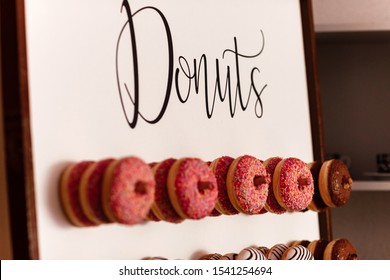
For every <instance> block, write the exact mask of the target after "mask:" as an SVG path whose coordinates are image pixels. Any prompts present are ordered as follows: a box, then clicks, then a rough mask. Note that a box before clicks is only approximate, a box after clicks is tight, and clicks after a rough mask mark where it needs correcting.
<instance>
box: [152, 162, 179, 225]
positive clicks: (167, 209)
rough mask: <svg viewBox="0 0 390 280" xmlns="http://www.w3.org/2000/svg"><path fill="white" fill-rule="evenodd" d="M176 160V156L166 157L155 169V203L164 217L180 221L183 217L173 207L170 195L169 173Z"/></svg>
mask: <svg viewBox="0 0 390 280" xmlns="http://www.w3.org/2000/svg"><path fill="white" fill-rule="evenodd" d="M175 161H176V159H174V158H169V159H166V160H164V161H162V162H161V163H160V164H158V165H157V166H156V168H155V169H154V178H155V180H156V192H155V196H154V203H155V206H156V207H157V208H158V210H159V211H160V213H161V215H162V218H163V219H164V220H165V221H167V222H171V223H179V222H181V221H183V218H181V217H180V216H179V215H178V214H177V213H176V211H175V209H174V208H173V206H172V203H171V201H170V199H169V195H168V187H167V180H168V173H169V169H170V168H171V167H172V165H173V164H174V163H175Z"/></svg>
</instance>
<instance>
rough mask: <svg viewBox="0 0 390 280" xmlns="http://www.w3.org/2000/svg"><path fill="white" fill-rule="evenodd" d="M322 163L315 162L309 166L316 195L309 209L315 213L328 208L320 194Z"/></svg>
mask: <svg viewBox="0 0 390 280" xmlns="http://www.w3.org/2000/svg"><path fill="white" fill-rule="evenodd" d="M321 166H322V163H321V162H320V161H314V162H311V163H308V164H307V167H308V168H309V169H310V172H311V174H312V176H313V181H314V194H313V199H312V201H311V202H310V204H309V206H307V208H308V209H309V210H312V211H315V212H321V211H324V210H325V209H327V208H328V206H327V205H326V204H325V202H324V200H323V199H322V197H321V194H320V187H319V177H320V170H321Z"/></svg>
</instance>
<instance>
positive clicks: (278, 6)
mask: <svg viewBox="0 0 390 280" xmlns="http://www.w3.org/2000/svg"><path fill="white" fill-rule="evenodd" d="M81 2H82V3H81ZM244 2H245V3H243V1H238V0H207V1H206V0H197V1H194V0H191V1H190V0H187V1H182V0H180V1H179V0H166V1H154V0H145V1H134V0H125V1H123V0H114V1H113V0H106V1H94V0H85V1H76V0H71V1H60V0H40V1H36V0H24V1H16V4H15V6H16V13H15V14H16V16H15V17H16V19H17V25H15V26H14V27H15V34H17V38H18V40H16V41H15V42H16V43H15V42H13V44H14V45H13V46H14V47H15V49H18V50H19V52H18V54H16V55H17V56H18V57H19V58H20V59H19V60H18V65H15V67H18V68H17V69H20V71H16V72H15V73H14V75H15V77H16V78H15V81H18V85H19V86H18V87H16V88H15V89H14V92H16V93H17V95H16V96H19V97H20V98H21V102H19V103H15V102H14V103H11V102H13V101H12V100H11V101H6V104H4V108H5V111H4V114H5V116H10V115H12V113H13V112H15V111H13V110H16V112H18V113H17V114H16V115H17V117H15V120H14V123H13V125H15V123H16V127H18V128H19V130H18V129H17V130H16V131H14V132H13V133H12V134H11V133H8V134H7V135H6V139H8V140H7V141H11V140H15V139H19V141H21V142H22V144H23V145H22V147H23V149H22V150H21V151H19V153H18V154H20V153H22V155H21V156H18V157H17V158H16V157H15V156H13V157H12V154H15V153H17V152H18V151H17V150H18V148H16V147H12V146H7V147H6V156H7V158H8V159H7V164H8V165H9V166H10V168H8V169H7V183H8V184H12V185H14V186H15V188H14V190H13V191H15V192H17V191H18V192H21V193H22V194H23V195H24V196H23V197H22V201H20V200H19V202H18V203H19V205H20V203H21V202H25V204H26V209H20V207H19V211H17V212H14V211H12V209H16V208H18V207H17V205H16V204H15V203H16V202H12V201H11V202H10V207H11V214H12V215H13V217H12V218H13V220H15V221H18V222H19V223H20V224H21V226H20V227H19V228H20V231H18V232H17V233H15V234H16V235H14V238H18V240H19V242H20V247H19V248H16V247H15V248H14V252H15V256H16V257H20V258H32V259H141V258H144V257H147V256H163V257H166V258H170V259H192V258H194V256H197V255H199V254H201V253H204V254H206V253H215V252H220V253H227V252H238V251H240V250H241V249H242V248H245V247H247V246H250V245H253V244H256V245H259V246H260V245H261V246H268V247H271V246H272V245H274V244H278V243H289V242H291V241H293V240H316V239H319V238H320V237H323V238H328V239H329V238H331V234H332V233H331V225H330V223H329V212H328V211H325V212H322V213H320V214H319V213H317V212H314V211H311V210H309V211H305V212H294V213H290V212H286V213H283V214H280V215H278V214H272V213H265V214H259V215H245V214H242V213H240V214H238V215H220V216H217V217H212V216H209V217H205V218H203V219H199V220H191V219H186V220H184V221H183V222H181V223H178V224H175V223H168V222H164V221H160V222H153V221H149V222H145V223H140V224H135V225H124V224H119V223H111V224H104V225H99V226H96V227H76V226H73V225H72V224H70V223H69V221H68V220H67V219H66V217H65V215H64V212H63V209H62V207H61V205H60V201H59V195H58V191H59V190H58V182H59V178H60V175H61V172H62V171H63V170H64V168H65V167H66V166H68V165H69V164H70V163H74V162H79V161H83V160H89V161H97V160H102V159H108V158H115V159H118V158H123V157H126V156H136V157H139V158H141V159H142V160H144V161H145V162H147V163H152V162H161V161H163V160H165V159H168V158H172V157H173V158H184V157H196V158H200V159H202V160H204V161H206V162H207V161H210V162H211V161H213V160H214V159H216V158H218V157H221V156H230V157H232V158H237V157H239V156H242V155H252V156H254V157H256V158H258V159H261V160H266V159H268V158H271V157H275V156H278V157H281V158H287V157H296V158H299V159H301V160H302V161H304V162H306V163H310V162H313V161H314V160H324V148H323V147H324V143H323V139H322V126H321V110H320V98H319V92H318V91H317V86H316V85H317V84H318V80H317V75H316V59H315V46H314V40H313V38H314V35H313V34H314V33H313V23H312V14H311V1H310V0H300V1H299V0H293V1H285V0H250V1H244ZM220 7H223V12H221V10H220ZM11 43H12V41H11V42H10V44H11ZM16 46H17V48H16ZM10 60H11V59H10ZM8 63H14V64H15V63H16V62H13V60H12V62H11V61H9V62H8ZM11 74H12V73H11ZM5 94H6V92H5ZM7 102H10V103H7ZM15 108H16V109H15ZM10 125H11V124H10ZM7 143H8V142H7ZM11 158H12V160H11ZM11 166H12V168H11ZM15 169H16V170H17V171H15ZM21 172H22V174H23V176H20V175H19V176H17V175H16V174H21ZM26 213H27V215H26ZM26 225H27V226H26ZM22 246H23V247H22Z"/></svg>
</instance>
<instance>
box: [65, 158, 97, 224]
mask: <svg viewBox="0 0 390 280" xmlns="http://www.w3.org/2000/svg"><path fill="white" fill-rule="evenodd" d="M92 163H93V162H92V161H82V162H79V163H77V164H76V165H74V166H73V167H71V171H70V174H69V179H68V185H67V186H66V187H67V190H68V195H69V201H70V206H71V210H72V214H73V216H74V217H75V218H76V219H77V220H78V221H79V222H80V223H81V224H83V225H85V226H92V225H95V224H94V223H93V222H92V221H90V220H89V219H88V218H87V216H86V215H85V214H84V211H83V209H82V207H81V202H80V192H79V190H80V189H79V184H80V181H81V176H82V175H83V173H84V171H85V170H86V169H87V168H88V167H89V166H90V165H91V164H92Z"/></svg>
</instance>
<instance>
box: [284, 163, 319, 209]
mask: <svg viewBox="0 0 390 280" xmlns="http://www.w3.org/2000/svg"><path fill="white" fill-rule="evenodd" d="M281 163H282V164H283V165H282V168H281V170H280V178H279V180H280V182H279V194H280V198H281V200H282V201H283V203H284V205H285V206H286V208H287V210H289V211H302V210H304V209H306V207H307V206H308V205H309V204H310V202H311V200H312V199H313V194H314V183H313V177H312V174H311V172H310V170H309V168H308V167H307V165H306V164H305V163H304V162H303V161H301V160H299V159H297V158H287V159H284V160H283V161H282V162H281Z"/></svg>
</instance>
